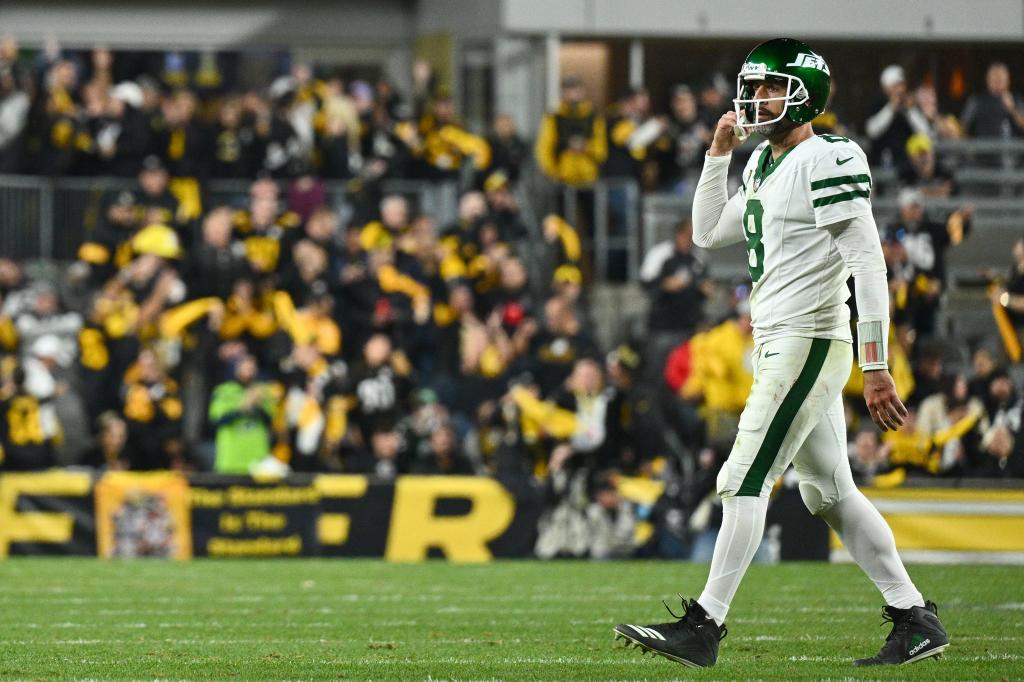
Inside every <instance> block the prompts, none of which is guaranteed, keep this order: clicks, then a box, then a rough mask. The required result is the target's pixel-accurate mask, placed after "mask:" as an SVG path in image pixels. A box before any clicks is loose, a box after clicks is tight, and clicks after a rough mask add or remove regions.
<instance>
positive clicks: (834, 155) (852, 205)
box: [810, 143, 871, 227]
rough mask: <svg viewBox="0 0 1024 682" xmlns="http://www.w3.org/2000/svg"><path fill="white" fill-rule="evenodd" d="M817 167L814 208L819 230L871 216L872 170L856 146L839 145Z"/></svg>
mask: <svg viewBox="0 0 1024 682" xmlns="http://www.w3.org/2000/svg"><path fill="white" fill-rule="evenodd" d="M834 147H835V148H834V149H829V150H828V153H826V154H824V155H822V158H821V159H820V160H819V161H818V163H817V164H816V165H815V166H814V168H813V170H812V171H811V177H810V193H811V194H810V196H811V206H812V207H813V209H814V221H815V222H816V223H817V225H818V227H825V226H827V225H832V224H834V223H837V222H839V221H842V220H848V219H850V218H854V217H856V216H860V215H864V214H870V213H871V171H870V170H869V169H868V164H867V159H866V158H865V157H864V152H862V151H861V150H860V147H857V146H856V145H854V144H853V143H849V144H837V145H834Z"/></svg>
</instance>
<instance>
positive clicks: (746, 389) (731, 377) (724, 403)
mask: <svg viewBox="0 0 1024 682" xmlns="http://www.w3.org/2000/svg"><path fill="white" fill-rule="evenodd" d="M753 347H754V338H753V336H751V335H750V334H744V333H743V332H741V331H740V328H739V326H738V325H737V324H736V322H735V321H733V320H726V321H725V322H723V323H722V324H720V325H718V326H717V327H715V328H713V329H709V330H708V331H706V332H701V333H700V334H696V335H694V337H693V338H692V339H690V348H691V357H692V363H693V368H692V370H691V371H690V376H689V377H688V378H687V380H686V383H685V384H683V387H682V389H680V393H681V394H682V395H683V397H685V398H699V397H701V396H703V405H704V407H705V408H706V409H709V410H725V411H728V412H735V413H737V414H739V413H740V412H741V411H742V410H743V405H744V403H746V401H747V396H748V395H749V394H750V387H751V386H752V385H753V383H754V375H753V374H752V373H751V367H750V353H751V349H752V348H753Z"/></svg>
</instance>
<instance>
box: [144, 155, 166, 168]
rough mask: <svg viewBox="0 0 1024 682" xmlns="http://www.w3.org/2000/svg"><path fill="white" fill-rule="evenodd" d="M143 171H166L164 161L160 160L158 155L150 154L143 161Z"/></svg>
mask: <svg viewBox="0 0 1024 682" xmlns="http://www.w3.org/2000/svg"><path fill="white" fill-rule="evenodd" d="M142 170H144V171H162V170H166V168H165V167H164V162H163V160H161V159H160V157H159V156H157V155H156V154H150V155H149V156H147V157H146V158H144V159H143V160H142Z"/></svg>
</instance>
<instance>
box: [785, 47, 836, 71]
mask: <svg viewBox="0 0 1024 682" xmlns="http://www.w3.org/2000/svg"><path fill="white" fill-rule="evenodd" d="M786 66H800V67H803V68H805V69H817V70H818V71H824V72H825V73H827V74H829V75H830V76H831V75H832V74H831V73H829V70H828V64H826V63H825V60H824V59H822V58H821V57H819V56H818V55H816V54H814V53H813V52H801V53H799V54H798V55H797V56H796V58H794V59H793V61H791V62H790V63H788V64H786Z"/></svg>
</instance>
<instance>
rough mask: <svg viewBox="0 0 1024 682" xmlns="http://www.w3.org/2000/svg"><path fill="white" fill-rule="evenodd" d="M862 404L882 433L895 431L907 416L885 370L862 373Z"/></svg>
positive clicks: (890, 376)
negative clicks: (866, 407) (865, 404)
mask: <svg viewBox="0 0 1024 682" xmlns="http://www.w3.org/2000/svg"><path fill="white" fill-rule="evenodd" d="M864 402H866V403H867V405H868V412H869V413H870V414H871V419H872V421H874V422H875V424H877V425H878V428H880V429H882V430H883V431H896V430H897V429H899V428H900V427H901V426H903V422H904V421H906V418H907V415H908V414H909V412H907V408H906V407H905V406H904V405H903V401H902V400H900V397H899V396H898V395H896V383H895V382H894V381H893V380H892V375H890V374H889V370H887V369H877V370H870V371H867V372H864Z"/></svg>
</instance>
